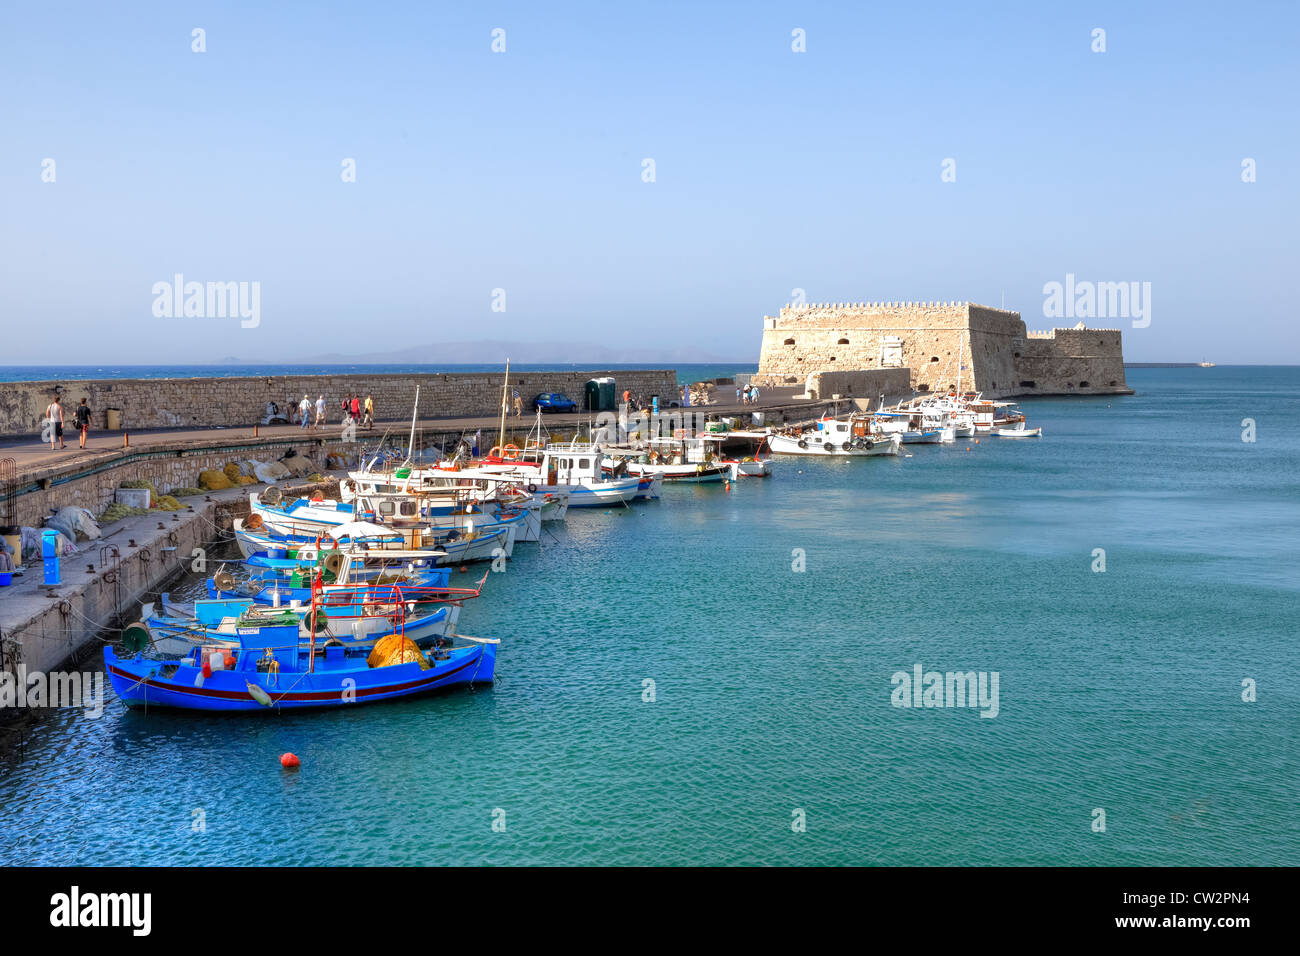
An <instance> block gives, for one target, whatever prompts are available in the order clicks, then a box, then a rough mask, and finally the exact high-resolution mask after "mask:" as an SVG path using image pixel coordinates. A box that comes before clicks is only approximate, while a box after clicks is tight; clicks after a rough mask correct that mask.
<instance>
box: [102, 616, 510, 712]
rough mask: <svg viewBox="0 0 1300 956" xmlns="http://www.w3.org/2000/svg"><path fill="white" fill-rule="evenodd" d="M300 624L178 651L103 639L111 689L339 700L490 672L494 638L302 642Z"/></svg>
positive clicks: (192, 697)
mask: <svg viewBox="0 0 1300 956" xmlns="http://www.w3.org/2000/svg"><path fill="white" fill-rule="evenodd" d="M298 637H299V634H298V623H297V622H296V621H292V620H291V621H287V622H285V623H281V624H264V625H259V626H257V627H246V628H241V629H240V631H239V633H238V634H237V641H236V643H235V644H234V645H233V646H216V645H208V644H203V645H199V646H196V647H195V648H194V649H193V650H192V651H191V652H190V653H189V654H188V655H187V656H186V657H184V658H183V659H181V660H179V661H176V660H166V659H160V658H149V657H145V655H144V653H143V652H138V653H136V654H135V655H134V656H133V657H131V656H126V657H119V656H118V655H117V652H116V651H115V650H114V649H113V647H112V646H106V647H105V648H104V666H105V670H106V671H107V672H108V679H109V681H110V683H111V684H112V685H113V690H114V692H115V693H116V694H117V696H118V697H119V698H120V699H121V700H122V701H123V702H124V703H126V704H127V705H128V706H131V707H168V708H180V709H184V710H197V711H210V712H229V711H234V712H262V711H270V710H280V709H286V710H288V709H294V710H297V709H304V708H325V707H346V706H350V705H353V704H359V703H372V702H374V701H380V700H389V699H392V698H395V697H409V696H412V695H415V694H424V693H428V692H430V691H434V690H441V689H443V688H447V687H452V686H455V685H460V684H474V683H485V684H490V683H491V682H492V680H493V676H494V671H495V668H496V655H497V645H498V641H496V640H494V639H489V638H471V637H467V636H464V635H456V637H455V639H454V640H452V641H451V642H450V644H449V645H448V646H445V647H440V648H434V649H430V650H422V649H420V648H419V647H417V646H416V645H415V643H414V642H413V641H411V640H410V639H409V638H408V637H407V636H406V635H405V634H403V633H401V632H398V633H395V634H393V635H391V636H390V638H389V639H388V640H387V641H381V642H380V643H378V644H375V645H373V646H371V647H369V648H364V647H363V648H349V647H346V646H343V645H342V644H337V643H332V644H326V645H320V646H318V645H313V646H311V647H308V648H307V649H303V648H302V647H300V645H299V639H298Z"/></svg>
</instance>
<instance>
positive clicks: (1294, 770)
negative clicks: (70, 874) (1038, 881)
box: [0, 367, 1300, 866]
mask: <svg viewBox="0 0 1300 956" xmlns="http://www.w3.org/2000/svg"><path fill="white" fill-rule="evenodd" d="M1130 383H1131V384H1132V385H1133V386H1134V387H1135V388H1136V389H1137V394H1136V395H1134V396H1131V397H1123V398H1071V399H1039V400H1035V401H1026V402H1024V407H1025V408H1026V410H1027V412H1028V415H1029V418H1030V423H1031V424H1032V425H1042V426H1043V427H1044V429H1045V434H1046V437H1045V438H1044V439H1043V440H1041V441H1030V440H1024V441H1010V440H998V439H996V438H985V439H982V440H981V441H980V442H979V444H975V443H974V442H973V441H971V442H960V443H959V444H957V445H955V446H949V447H914V448H913V449H912V454H911V456H910V457H906V458H900V459H896V460H891V459H871V460H865V461H864V460H859V461H852V462H849V461H824V462H823V461H815V460H807V461H797V460H785V461H781V462H779V463H778V466H777V469H776V474H775V476H774V477H773V478H771V479H769V480H767V481H750V482H742V483H740V484H738V485H737V486H736V487H734V488H733V489H732V490H731V491H730V492H729V493H728V492H726V491H724V490H723V489H722V488H721V487H708V486H698V487H675V488H668V489H665V493H664V496H663V499H662V500H661V501H659V502H657V503H651V504H648V505H641V506H638V507H635V508H632V509H630V510H617V511H595V512H588V513H573V514H571V515H570V516H569V519H568V521H567V523H566V524H565V525H564V526H562V527H559V528H556V529H555V537H554V538H553V539H552V538H547V539H546V540H545V541H544V542H543V543H542V544H540V545H538V544H531V545H521V546H520V547H519V548H518V549H517V550H516V554H515V558H514V560H512V561H511V562H510V566H509V569H508V571H507V572H506V573H504V574H501V575H492V576H490V580H489V581H488V587H487V591H486V593H485V596H484V597H483V598H482V599H481V600H479V601H478V602H477V604H476V605H474V606H472V607H468V608H467V609H466V611H465V612H464V615H463V616H462V619H461V621H462V630H464V631H465V632H467V633H471V634H481V635H486V636H496V637H500V638H501V639H502V641H503V644H502V653H501V659H500V662H499V664H498V674H499V676H500V680H499V682H498V683H497V685H496V686H495V687H493V688H479V689H476V690H473V691H459V692H452V693H448V694H445V695H443V696H438V697H431V698H425V699H419V700H414V701H408V702H399V703H395V704H386V705H376V706H372V707H369V708H366V707H361V708H358V709H356V710H350V711H347V712H326V713H321V714H316V715H310V714H297V715H274V714H266V715H261V716H250V717H202V716H194V715H189V716H187V715H184V714H167V713H163V712H158V711H154V712H150V713H139V712H126V711H125V710H124V709H123V708H122V707H121V705H120V704H118V703H116V702H115V701H110V702H109V704H108V706H107V709H106V712H105V713H104V715H103V717H101V718H100V719H98V720H90V719H86V718H84V717H80V716H76V715H74V714H73V713H71V712H60V713H55V714H54V715H52V716H49V717H47V718H43V719H42V720H41V721H40V722H39V723H38V725H37V726H36V727H35V729H34V730H33V731H32V732H31V733H30V734H29V737H28V740H27V745H26V750H25V755H24V756H23V757H22V758H21V759H19V758H18V757H17V756H16V755H15V756H11V757H9V758H6V759H4V760H2V761H0V862H3V863H4V864H6V865H8V864H13V863H27V864H52V863H60V864H74V863H89V864H109V863H114V864H147V863H177V864H216V863H241V864H274V865H281V864H308V863H343V864H346V863H396V864H403V863H428V864H439V863H497V864H511V863H519V864H529V863H546V864H579V863H607V864H687V863H717V864H813V863H819V864H1049V863H1065V864H1083V865H1115V864H1138V865H1148V864H1172V865H1190V864H1216V865H1218V864H1248V865H1249V864H1280V865H1290V866H1294V865H1296V864H1300V817H1297V814H1296V812H1295V786H1296V781H1297V780H1300V754H1298V752H1297V747H1296V742H1295V734H1296V729H1297V723H1296V714H1297V713H1298V712H1300V683H1298V682H1297V681H1296V679H1295V665H1296V649H1295V641H1296V634H1297V630H1298V625H1300V573H1298V572H1297V563H1296V558H1297V550H1296V541H1297V540H1300V430H1298V429H1297V428H1296V427H1295V409H1296V408H1297V407H1298V402H1300V369H1297V368H1224V367H1221V368H1216V369H1152V370H1134V371H1133V372H1132V373H1131V375H1130ZM1245 419H1251V420H1253V422H1254V426H1255V438H1256V440H1255V441H1253V442H1245V441H1243V440H1242V437H1243V429H1244V427H1245V426H1243V420H1245ZM968 445H969V450H967V448H968ZM1097 549H1103V550H1104V558H1105V570H1104V571H1094V570H1093V568H1094V567H1097V566H1098V559H1099V557H1100V555H1099V554H1098V553H1097ZM800 554H802V558H803V562H804V567H805V570H803V571H802V572H800V571H796V570H794V569H793V568H794V566H795V565H796V562H797V559H798V558H799V556H800ZM463 577H469V576H468V575H466V576H463ZM0 600H3V598H2V597H0ZM916 664H920V665H921V666H922V667H923V669H924V670H926V671H930V670H934V671H941V672H945V671H968V670H969V671H983V672H989V673H990V675H991V673H992V672H995V671H996V672H997V673H998V675H999V700H998V714H997V716H996V717H994V718H991V719H990V718H984V717H981V716H980V711H979V710H978V709H972V708H931V709H926V708H920V709H906V708H901V707H895V706H892V704H891V692H892V689H893V687H892V683H891V675H893V674H895V673H896V672H899V671H903V672H908V673H910V672H911V671H912V669H913V667H914V665H916ZM1248 680H1249V681H1253V682H1254V685H1255V687H1256V688H1257V691H1256V693H1257V700H1255V701H1253V702H1244V701H1243V699H1242V694H1243V681H1248ZM647 681H653V682H654V683H653V685H649V684H647V683H646V682H647ZM651 686H653V691H654V693H653V696H654V700H653V702H650V701H647V700H645V699H644V697H646V696H649V695H648V694H647V690H648V689H649V688H650V687H651ZM285 751H293V752H294V753H296V754H298V755H299V756H300V757H301V758H302V769H301V771H299V772H296V773H286V772H283V771H281V769H280V766H279V763H278V757H279V755H280V754H281V753H283V752H285ZM1099 810H1100V811H1104V814H1105V832H1094V830H1093V825H1094V820H1095V819H1100V818H1099V816H1098V815H1097V811H1099ZM801 816H802V819H804V820H805V821H806V830H804V831H803V832H798V831H797V829H796V828H795V827H793V826H792V823H794V822H796V821H797V820H798V819H800V817H801ZM197 820H201V821H202V823H203V828H202V829H198V828H196V823H195V821H197ZM494 820H497V821H501V820H504V822H505V829H504V831H500V830H494V829H493V821H494Z"/></svg>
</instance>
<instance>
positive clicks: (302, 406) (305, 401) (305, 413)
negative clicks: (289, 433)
mask: <svg viewBox="0 0 1300 956" xmlns="http://www.w3.org/2000/svg"><path fill="white" fill-rule="evenodd" d="M298 417H299V418H300V419H302V427H303V428H306V427H307V425H308V423H309V422H310V421H311V399H309V398H308V397H307V393H306V392H304V393H303V396H302V401H301V402H299V403H298Z"/></svg>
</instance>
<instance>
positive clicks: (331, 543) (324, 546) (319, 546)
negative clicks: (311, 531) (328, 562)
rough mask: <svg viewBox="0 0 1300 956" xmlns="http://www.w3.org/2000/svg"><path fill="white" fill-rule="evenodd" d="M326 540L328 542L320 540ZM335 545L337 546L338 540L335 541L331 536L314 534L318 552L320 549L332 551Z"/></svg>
mask: <svg viewBox="0 0 1300 956" xmlns="http://www.w3.org/2000/svg"><path fill="white" fill-rule="evenodd" d="M326 541H328V542H329V543H328V544H322V542H326ZM337 547H338V542H337V541H335V540H334V539H333V538H331V537H330V536H329V535H327V534H320V535H317V536H316V551H317V553H318V554H319V553H320V552H321V551H333V550H334V549H335V548H337Z"/></svg>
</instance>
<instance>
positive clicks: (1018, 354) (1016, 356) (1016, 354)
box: [1011, 352, 1020, 358]
mask: <svg viewBox="0 0 1300 956" xmlns="http://www.w3.org/2000/svg"><path fill="white" fill-rule="evenodd" d="M1011 354H1012V356H1014V357H1015V358H1020V353H1019V352H1012V353H1011Z"/></svg>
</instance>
